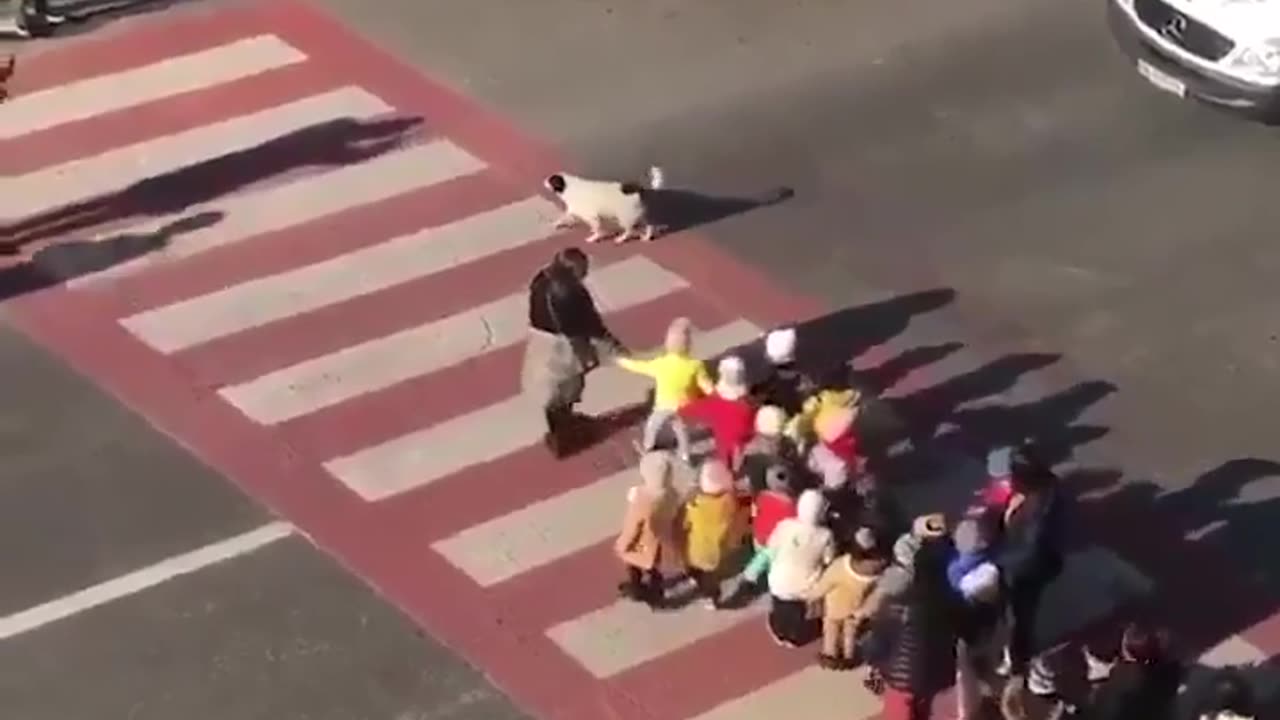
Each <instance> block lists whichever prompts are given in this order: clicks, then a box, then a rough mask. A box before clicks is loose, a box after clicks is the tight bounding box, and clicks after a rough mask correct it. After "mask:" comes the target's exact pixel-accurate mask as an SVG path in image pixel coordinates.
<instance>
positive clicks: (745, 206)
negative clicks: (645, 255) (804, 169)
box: [645, 187, 796, 235]
mask: <svg viewBox="0 0 1280 720" xmlns="http://www.w3.org/2000/svg"><path fill="white" fill-rule="evenodd" d="M648 192H649V195H648V197H647V198H646V201H645V202H646V205H647V209H648V212H649V214H650V217H651V219H652V220H653V222H654V224H655V225H657V226H658V227H660V228H661V229H662V232H663V234H664V235H669V234H672V233H678V232H682V231H684V230H689V229H690V228H694V227H697V226H699V225H707V224H709V223H713V222H716V221H718V220H723V219H725V218H727V217H732V216H734V215H739V214H741V213H745V212H749V211H751V210H756V209H758V208H762V207H768V206H770V205H777V204H778V203H782V202H786V201H787V200H790V199H791V198H793V197H795V194H796V193H795V190H793V189H792V188H789V187H780V188H776V189H774V190H771V191H769V192H767V193H765V194H763V195H760V196H758V197H725V196H717V195H708V194H705V193H700V192H695V191H693V190H678V189H665V188H664V189H662V190H650V191H648Z"/></svg>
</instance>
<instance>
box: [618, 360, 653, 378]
mask: <svg viewBox="0 0 1280 720" xmlns="http://www.w3.org/2000/svg"><path fill="white" fill-rule="evenodd" d="M616 362H617V363H618V367H620V368H622V369H623V370H626V371H628V372H633V373H636V374H637V375H647V376H649V377H653V376H654V370H653V360H641V359H640V358H631V357H622V356H619V357H618V358H617V361H616Z"/></svg>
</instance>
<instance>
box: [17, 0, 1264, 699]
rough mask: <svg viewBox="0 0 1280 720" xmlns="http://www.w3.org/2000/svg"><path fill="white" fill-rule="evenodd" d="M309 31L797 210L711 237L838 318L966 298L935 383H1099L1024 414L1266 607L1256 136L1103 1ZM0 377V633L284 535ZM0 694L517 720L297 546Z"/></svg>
mask: <svg viewBox="0 0 1280 720" xmlns="http://www.w3.org/2000/svg"><path fill="white" fill-rule="evenodd" d="M326 4H327V5H329V6H331V7H333V8H335V9H336V10H337V11H338V12H339V13H340V14H342V15H343V16H344V17H345V18H347V19H348V20H349V21H350V22H351V23H352V24H353V25H354V26H355V27H357V28H359V29H361V30H362V31H364V32H365V33H366V34H367V35H369V36H370V37H372V38H374V39H376V40H377V41H379V42H380V43H382V44H385V46H387V47H388V48H390V49H391V50H393V51H394V52H395V53H397V54H398V55H400V56H402V57H404V58H406V59H407V60H409V61H411V62H413V63H414V64H416V65H418V66H420V67H421V68H423V69H425V70H427V71H429V72H431V73H432V74H435V75H437V76H443V77H445V78H448V79H451V80H452V81H453V82H454V83H455V85H457V86H458V87H459V88H460V89H462V90H464V91H466V92H467V93H469V94H473V95H475V96H477V97H479V98H481V99H483V100H485V101H487V102H488V103H490V104H492V105H493V106H494V107H496V108H498V109H499V110H500V111H501V112H502V113H504V114H506V115H508V116H510V117H512V118H514V119H515V120H516V121H517V122H518V123H519V124H520V125H522V126H523V127H524V128H526V129H528V130H530V131H531V132H533V133H534V134H537V135H540V136H542V137H546V138H550V139H551V140H553V141H555V142H556V143H557V144H559V145H560V146H561V147H563V148H564V149H565V150H566V151H567V152H568V154H569V155H570V156H571V157H573V158H575V159H576V160H577V161H578V162H579V164H580V166H581V167H582V168H583V169H585V170H587V171H589V172H591V173H596V174H602V175H633V174H638V173H640V172H641V171H642V170H643V169H644V168H645V167H646V166H647V165H648V164H650V163H654V162H657V163H661V164H662V165H664V166H665V167H666V169H667V171H668V176H669V177H670V178H671V180H672V182H673V183H674V184H676V185H678V186H681V187H691V188H696V189H698V190H701V191H704V192H708V193H713V194H717V195H722V196H725V197H728V198H743V197H746V198H749V197H754V196H756V195H758V194H760V193H761V192H765V191H768V190H770V189H772V188H774V187H776V186H779V185H786V186H789V187H792V188H794V189H795V190H796V196H795V197H794V199H792V200H790V201H788V202H786V203H783V204H780V205H777V206H774V207H770V208H767V209H759V210H754V211H750V212H743V213H740V214H737V215H734V216H732V217H730V218H727V219H725V220H722V221H719V222H717V223H714V224H712V225H710V226H708V227H707V228H706V230H707V232H708V234H709V235H710V236H711V237H712V239H713V240H716V241H717V242H719V243H720V244H722V245H723V246H724V247H725V248H727V249H729V250H730V251H731V252H733V253H735V254H737V255H739V256H741V257H742V258H744V259H745V260H747V261H749V262H750V263H752V264H755V265H757V266H760V267H764V268H768V269H769V270H770V271H771V273H772V274H774V275H775V276H776V277H777V278H778V279H779V280H780V281H781V282H782V283H784V284H785V285H787V286H789V287H791V288H794V289H796V290H799V291H802V292H806V293H809V294H813V295H816V296H818V297H819V298H821V299H822V300H824V301H826V303H827V304H829V305H830V306H832V307H837V308H838V307H844V306H848V305H854V304H859V303H862V302H865V301H867V300H869V299H878V298H883V297H885V296H891V295H896V294H904V293H911V292H917V291H920V290H927V289H931V288H939V287H944V288H952V289H954V291H955V300H954V301H953V302H952V303H951V304H950V305H948V306H947V307H945V308H943V309H941V310H939V311H937V312H934V313H932V314H931V315H929V316H928V317H927V318H924V319H923V323H922V324H921V325H916V326H913V329H912V337H911V338H910V343H909V344H912V345H936V344H938V343H942V342H945V341H951V340H959V341H962V342H964V343H965V345H966V351H965V353H964V354H963V355H964V359H963V360H962V359H961V355H960V354H957V355H954V356H952V357H951V358H949V359H948V360H947V361H944V364H945V362H955V363H962V362H963V363H967V364H972V361H973V358H975V357H976V358H979V359H981V360H988V361H990V360H996V359H998V358H1001V357H1003V356H1006V355H1007V354H1010V353H1027V352H1040V353H1051V354H1061V355H1062V357H1061V359H1058V360H1056V361H1055V362H1053V363H1052V364H1051V366H1049V367H1047V368H1045V369H1043V370H1041V371H1040V372H1037V373H1027V374H1026V376H1025V377H1018V374H1019V370H1020V368H1019V365H1018V363H1013V364H1012V365H1011V366H1010V367H1006V368H1005V370H1004V371H1003V373H1002V376H1001V377H1000V378H998V380H997V384H998V385H999V386H1000V388H999V389H1002V390H1003V389H1007V390H1008V393H1009V395H1010V397H1011V398H1013V399H1014V400H1015V401H1034V400H1036V399H1039V398H1043V397H1046V396H1051V395H1054V394H1055V393H1059V392H1063V391H1067V390H1070V389H1073V388H1084V389H1083V390H1082V391H1080V392H1079V393H1076V394H1075V395H1070V394H1068V395H1067V396H1066V397H1067V400H1066V401H1064V402H1061V403H1056V404H1048V405H1045V404H1041V405H1032V406H1030V410H1029V411H1028V412H1027V413H1026V417H1027V419H1028V420H1029V421H1031V422H1032V423H1033V424H1034V425H1036V426H1037V429H1038V428H1039V427H1040V426H1045V428H1046V429H1045V431H1044V432H1045V434H1048V435H1054V434H1055V433H1058V430H1059V429H1060V428H1061V426H1062V425H1064V424H1074V425H1075V427H1076V431H1073V432H1071V433H1066V434H1062V436H1061V437H1057V438H1056V439H1060V440H1062V442H1063V444H1064V445H1070V446H1074V447H1073V449H1074V450H1075V459H1076V460H1077V461H1078V462H1080V463H1082V464H1085V465H1089V466H1093V467H1100V468H1109V469H1115V470H1117V471H1118V472H1120V473H1122V474H1123V476H1122V478H1121V482H1123V483H1126V484H1127V485H1128V486H1129V487H1130V488H1139V490H1138V492H1146V493H1148V495H1147V497H1150V498H1151V501H1152V502H1153V503H1156V502H1158V500H1157V497H1158V496H1159V495H1160V494H1162V493H1170V495H1168V497H1170V498H1172V500H1170V501H1167V502H1165V503H1164V504H1165V505H1167V506H1169V510H1170V512H1172V513H1174V514H1175V515H1177V516H1178V518H1177V522H1179V523H1181V524H1182V525H1183V526H1184V529H1185V531H1186V532H1187V533H1188V534H1190V535H1194V536H1195V537H1197V538H1201V539H1202V541H1203V542H1208V543H1211V544H1213V545H1214V546H1217V547H1219V548H1220V549H1222V550H1223V551H1224V552H1225V553H1227V555H1229V556H1230V557H1231V558H1232V559H1233V561H1234V562H1237V563H1239V565H1240V566H1241V568H1242V572H1244V573H1246V574H1247V575H1249V576H1250V578H1251V579H1252V580H1253V581H1255V582H1256V583H1257V587H1259V588H1261V589H1262V591H1265V592H1267V593H1269V595H1268V598H1267V601H1268V602H1270V599H1271V598H1273V597H1280V573H1277V572H1276V570H1275V563H1274V557H1273V553H1271V552H1270V548H1271V547H1273V546H1274V545H1273V544H1274V542H1275V540H1276V536H1275V534H1274V530H1273V529H1272V527H1271V526H1272V525H1274V521H1273V520H1272V519H1273V518H1275V517H1277V509H1278V507H1280V502H1278V501H1277V499H1276V498H1277V496H1278V495H1280V464H1277V462H1280V451H1277V450H1276V449H1275V447H1274V443H1273V442H1272V438H1273V437H1274V431H1273V429H1272V428H1273V427H1274V425H1273V424H1272V423H1271V422H1270V419H1271V414H1272V413H1271V410H1272V407H1273V405H1274V404H1275V400H1276V399H1277V398H1278V397H1280V393H1278V392H1277V382H1278V381H1277V379H1276V376H1275V373H1274V372H1273V371H1274V369H1275V367H1276V365H1277V363H1278V362H1280V354H1278V353H1280V349H1278V343H1280V341H1278V340H1277V336H1278V335H1280V328H1277V325H1278V324H1280V321H1277V320H1276V316H1277V313H1276V310H1277V309H1280V308H1278V307H1277V299H1276V298H1277V295H1276V293H1275V291H1274V290H1273V288H1274V286H1275V283H1274V281H1273V276H1274V275H1275V271H1276V270H1277V269H1278V268H1280V252H1278V251H1277V250H1275V249H1273V248H1272V245H1271V241H1272V236H1273V232H1272V231H1271V228H1273V227H1275V226H1276V224H1277V222H1276V221H1277V220H1280V206H1277V204H1276V203H1275V202H1274V201H1273V199H1272V195H1273V194H1274V193H1273V191H1272V190H1271V187H1272V185H1273V184H1274V179H1273V178H1274V175H1273V172H1274V168H1275V167H1277V162H1276V161H1277V160H1280V151H1277V149H1276V137H1275V132H1276V131H1275V130H1273V129H1269V128H1265V127H1260V126H1256V125H1252V124H1248V123H1245V122H1242V121H1238V120H1236V119H1233V118H1230V117H1226V116H1223V115H1221V114H1219V113H1216V112H1212V111H1208V110H1205V109H1201V108H1197V107H1194V106H1190V105H1186V104H1181V103H1178V102H1176V101H1174V100H1171V99H1166V98H1165V97H1163V96H1161V95H1159V94H1157V93H1156V92H1155V91H1154V90H1152V89H1151V88H1149V87H1148V86H1146V85H1145V84H1144V83H1143V81H1142V80H1141V79H1140V78H1139V77H1138V76H1137V75H1136V73H1134V72H1133V71H1132V69H1131V68H1130V67H1128V65H1127V63H1126V62H1125V61H1124V59H1123V58H1122V56H1121V55H1120V54H1119V52H1118V51H1116V50H1115V49H1114V48H1113V45H1112V42H1111V39H1110V37H1109V35H1108V33H1107V31H1106V27H1105V22H1104V7H1103V5H1102V3H1101V2H1090V3H1075V4H1063V3H1056V2H1051V1H1050V0H1030V1H1029V2H1017V3H1015V2H996V1H994V0H973V1H971V2H965V3H960V4H936V3H934V4H925V3H919V2H905V3H904V2H900V1H897V0H876V1H874V2H858V3H828V2H817V1H814V2H803V1H800V0H797V1H794V2H781V1H778V0H703V1H702V2H698V3H687V2H674V1H668V0H652V1H650V2H644V3H637V2H631V3H623V2H616V3H609V2H594V1H590V0H542V1H541V2H537V3H532V2H527V1H521V0H482V1H481V2H470V3H459V2H452V1H451V0H432V1H426V0H384V1H383V2H379V3H376V4H371V3H367V2H353V1H350V0H326ZM0 368H3V372H4V375H5V377H7V378H9V379H10V384H9V389H8V391H7V392H6V403H5V407H4V409H3V410H2V411H0V448H3V453H4V455H3V456H4V458H5V471H4V473H3V474H2V475H0V493H3V495H0V548H2V549H0V578H3V585H2V586H0V587H2V588H3V589H2V590H0V616H4V615H8V614H10V613H14V612H17V611H21V610H23V609H25V608H29V607H32V606H38V605H39V604H40V603H43V602H46V601H49V600H52V599H55V598H58V597H62V596H65V595H67V594H68V593H73V592H75V591H77V590H79V589H81V588H84V587H89V586H92V585H94V584H95V583H100V582H104V581H108V580H110V579H112V578H115V577H118V576H119V575H121V574H122V573H127V572H130V571H133V570H135V569H137V568H139V567H145V566H149V565H151V564H153V563H157V562H160V561H163V560H164V559H165V558H168V557H171V556H174V555H180V554H182V553H185V552H188V551H190V550H193V549H196V548H199V547H202V546H205V545H207V544H209V543H213V542H217V541H220V540H224V539H226V538H228V537H232V536H235V535H237V534H239V533H245V532H249V531H252V530H254V529H255V528H258V527H261V526H263V525H266V524H268V523H270V522H271V518H269V517H267V516H266V515H265V514H264V513H263V512H262V511H261V510H259V509H257V508H256V507H254V506H253V505H252V504H251V503H249V502H248V501H246V500H243V499H242V498H241V497H240V496H239V495H238V494H237V492H236V491H235V490H234V489H233V488H232V487H231V486H230V485H228V484H227V483H226V482H225V481H224V480H222V479H220V478H218V477H216V476H215V475H214V474H213V473H212V472H210V471H209V470H207V469H205V468H204V467H203V466H201V465H199V464H198V463H197V462H196V461H194V460H192V459H191V458H190V457H189V456H187V455H186V454H185V453H184V452H183V451H182V450H181V449H180V448H176V447H175V446H174V445H173V443H171V442H170V441H168V440H167V439H165V438H163V437H160V436H158V435H157V434H156V433H155V432H154V431H152V430H151V429H149V428H148V427H146V424H145V423H144V422H143V421H141V420H139V419H138V418H136V417H134V416H133V415H131V414H130V413H128V412H126V411H123V410H121V409H119V408H118V407H117V406H116V405H115V403H114V402H113V401H112V400H110V399H109V398H106V397H103V396H101V395H100V394H99V393H98V392H97V391H95V390H93V389H91V388H90V387H88V386H87V385H86V384H85V383H83V382H82V381H80V380H78V379H77V378H76V377H74V376H73V375H72V374H71V373H70V372H69V371H67V370H65V369H63V368H62V366H61V364H60V363H59V362H57V361H55V360H52V359H50V358H48V357H47V356H45V355H43V354H42V353H41V351H39V350H37V349H35V348H33V347H32V346H30V345H29V344H28V343H27V342H26V341H24V340H22V339H21V338H19V337H17V336H15V335H14V334H12V333H10V332H7V331H5V332H3V333H0ZM1103 383H1106V385H1104V384H1103ZM1058 397H1063V396H1061V395H1059V396H1058ZM951 419H952V420H957V421H959V420H961V419H963V418H951ZM1058 434H1061V433H1058ZM1273 461H1277V462H1273ZM1148 483H1150V484H1151V485H1150V486H1148ZM1191 487H1196V488H1197V491H1196V492H1195V493H1194V494H1186V493H1182V494H1178V491H1185V490H1186V489H1187V488H1191ZM69 677H70V678H76V682H75V691H74V692H70V691H68V683H67V678H69ZM157 688H163V690H156V689H157ZM143 696H145V697H148V698H149V699H148V700H147V702H146V703H145V704H139V702H138V698H140V697H143ZM0 698H3V699H4V700H3V705H4V706H5V707H6V709H10V710H11V713H10V714H11V715H12V716H13V717H21V718H30V719H32V720H40V719H42V718H49V719H50V720H77V719H79V718H85V719H86V720H88V719H92V720H98V719H100V718H117V717H120V718H125V717H128V718H171V717H186V718H193V719H197V718H211V719H212V718H232V717H234V718H256V717H261V718H264V719H265V718H272V719H273V720H274V719H276V718H334V719H335V720H338V719H340V718H370V720H373V719H375V718H376V719H378V720H381V719H383V718H392V719H393V720H409V719H410V718H412V719H414V720H418V719H419V718H436V717H440V718H448V717H457V718H476V719H480V718H485V719H492V720H500V719H501V718H506V717H518V716H519V713H518V712H517V711H515V710H514V709H512V708H510V707H509V706H508V705H506V703H505V702H504V701H503V700H502V699H501V697H500V696H499V694H498V693H497V692H496V691H494V690H492V689H491V688H490V687H489V686H488V685H487V683H486V682H485V681H484V679H483V678H482V677H481V676H480V675H479V674H478V673H475V672H474V671H471V670H469V669H467V668H466V667H465V666H463V665H462V664H461V663H459V662H457V661H456V660H454V659H452V658H451V657H450V655H449V653H448V652H447V651H446V650H444V649H442V648H439V647H438V646H436V645H434V643H433V642H432V641H431V640H430V639H429V638H425V637H419V636H418V634H416V633H415V632H414V629H413V628H412V626H411V625H410V624H409V623H408V622H407V621H405V620H404V619H402V618H401V617H400V616H399V615H398V614H397V613H395V612H394V611H392V610H389V609H387V608H386V607H385V606H384V605H383V604H382V603H381V602H380V601H379V600H377V599H376V597H374V595H373V593H372V592H371V591H369V590H367V589H365V588H364V587H363V586H362V585H361V584H360V583H359V582H358V581H356V580H354V579H350V578H349V577H348V576H347V575H346V574H345V573H344V572H343V571H342V570H341V569H339V568H337V567H336V566H334V565H333V564H332V563H331V562H330V561H329V560H327V559H325V558H323V557H322V556H320V555H319V554H318V553H317V552H315V551H313V550H312V549H311V548H310V547H309V545H308V544H307V542H306V541H305V539H303V538H301V537H298V536H289V537H285V538H282V539H279V540H276V541H274V542H271V543H268V544H266V545H264V546H263V547H261V548H258V549H256V550H253V551H252V552H247V553H245V554H244V555H242V556H239V557H236V558H233V559H231V560H228V561H227V562H225V563H222V564H218V565H216V566H213V567H209V568H205V569H202V570H200V571H197V572H194V573H192V574H190V575H188V576H183V577H179V578H176V579H173V580H171V581H169V582H167V583H164V584H162V585H159V586H157V587H155V588H152V589H149V590H144V591H142V592H139V593H137V594H134V595H130V596H129V597H127V598H125V599H123V600H121V601H118V602H117V603H114V604H111V605H109V606H104V607H103V608H100V609H98V610H96V611H94V612H92V613H85V614H83V615H75V616H72V617H69V618H67V619H63V620H59V621H56V622H50V623H49V624H47V625H42V626H40V627H37V628H35V629H32V630H30V631H29V632H25V633H23V634H21V635H17V636H15V637H12V638H8V639H6V640H4V641H3V642H0Z"/></svg>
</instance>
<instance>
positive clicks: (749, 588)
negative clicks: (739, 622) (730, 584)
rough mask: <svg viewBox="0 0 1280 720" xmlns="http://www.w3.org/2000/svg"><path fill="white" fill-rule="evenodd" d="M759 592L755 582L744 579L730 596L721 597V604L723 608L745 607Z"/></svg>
mask: <svg viewBox="0 0 1280 720" xmlns="http://www.w3.org/2000/svg"><path fill="white" fill-rule="evenodd" d="M757 592H758V590H757V589H756V586H755V585H754V584H753V583H750V582H747V581H746V580H742V581H740V582H739V583H738V584H737V586H736V587H734V588H733V592H731V593H729V595H728V597H724V598H721V599H720V601H719V606H720V607H721V608H739V607H744V606H746V604H747V603H749V602H751V600H752V599H754V598H755V596H756V593H757Z"/></svg>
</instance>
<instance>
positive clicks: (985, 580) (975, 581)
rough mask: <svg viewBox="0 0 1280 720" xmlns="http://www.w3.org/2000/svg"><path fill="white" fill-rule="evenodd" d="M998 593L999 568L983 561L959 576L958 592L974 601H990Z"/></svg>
mask: <svg viewBox="0 0 1280 720" xmlns="http://www.w3.org/2000/svg"><path fill="white" fill-rule="evenodd" d="M999 593H1000V568H998V567H996V565H995V563H989V562H984V563H981V564H979V565H978V566H977V567H975V568H973V569H972V570H970V571H969V572H967V573H965V574H964V577H962V578H960V594H961V595H963V596H964V598H965V599H966V600H970V601H974V602H992V601H994V600H995V599H996V597H997V596H998V595H999Z"/></svg>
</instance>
